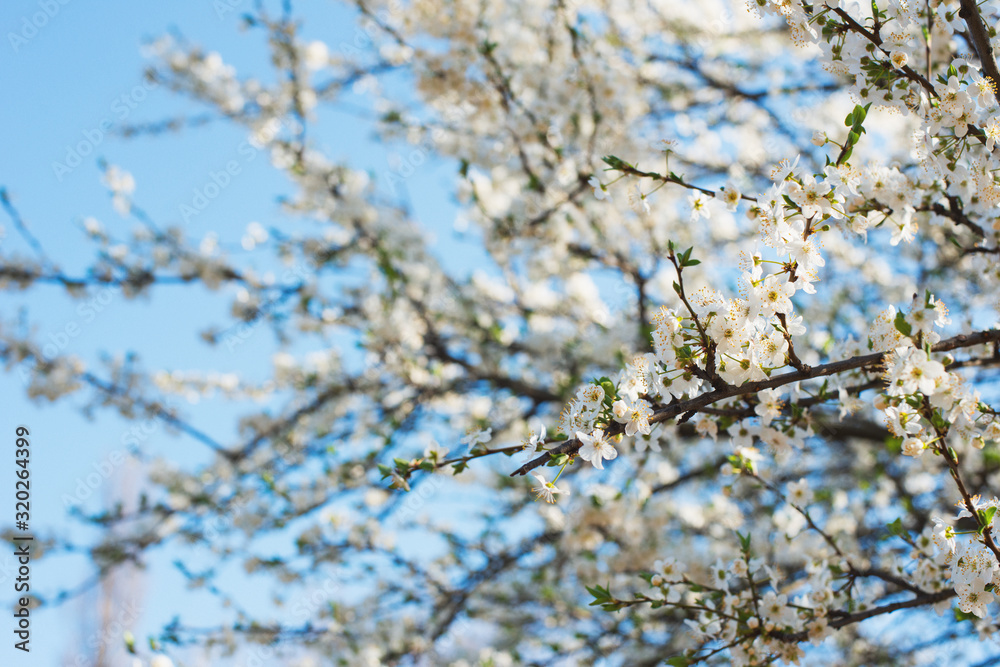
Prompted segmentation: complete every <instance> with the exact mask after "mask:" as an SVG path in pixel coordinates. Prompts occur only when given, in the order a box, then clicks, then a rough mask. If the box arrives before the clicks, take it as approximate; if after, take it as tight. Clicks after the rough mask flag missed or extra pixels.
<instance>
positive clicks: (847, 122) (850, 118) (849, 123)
mask: <svg viewBox="0 0 1000 667" xmlns="http://www.w3.org/2000/svg"><path fill="white" fill-rule="evenodd" d="M854 108H855V109H857V107H854ZM844 125H845V126H847V127H850V126H852V125H854V112H853V111H852V112H851V113H849V114H847V118H845V119H844Z"/></svg>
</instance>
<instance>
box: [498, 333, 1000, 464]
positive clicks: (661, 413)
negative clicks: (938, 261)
mask: <svg viewBox="0 0 1000 667" xmlns="http://www.w3.org/2000/svg"><path fill="white" fill-rule="evenodd" d="M998 341H1000V330H997V329H989V330H987V331H978V332H976V333H972V334H960V335H958V336H954V337H952V338H949V339H947V340H943V341H941V342H939V343H938V344H936V345H934V346H933V347H932V348H931V351H933V352H948V351H950V350H956V349H959V348H963V347H972V346H973V345H982V344H985V343H996V342H998ZM887 354H888V353H887V352H875V353H873V354H865V355H861V356H857V357H852V358H850V359H842V360H840V361H834V362H831V363H828V364H823V365H821V366H815V367H813V368H810V369H808V370H805V371H794V372H792V373H784V374H782V375H779V376H777V377H773V378H769V379H767V380H759V381H757V382H747V383H744V384H743V385H742V386H739V387H735V386H729V387H726V388H724V389H716V390H715V391H710V392H708V393H705V394H702V395H700V396H696V397H695V398H691V399H688V400H686V401H675V402H673V403H670V404H669V405H666V406H664V407H662V408H659V409H658V410H656V411H655V412H654V413H653V416H652V417H650V418H649V423H650V424H658V423H660V422H665V421H667V420H670V419H674V418H675V417H677V416H679V415H682V414H685V413H692V414H693V413H695V412H697V411H698V410H700V409H701V408H704V407H706V406H708V405H711V404H713V403H715V402H717V401H721V400H722V399H725V398H731V397H733V396H741V395H745V394H756V393H758V392H761V391H763V390H764V389H772V388H774V387H781V386H784V385H786V384H792V383H793V382H801V381H802V380H810V379H813V378H818V377H824V376H827V375H836V374H838V373H844V372H846V371H851V370H856V369H859V368H870V367H873V366H877V365H878V364H880V363H882V360H883V359H884V358H885V356H886V355H887ZM623 431H624V428H623V426H622V424H619V423H617V422H616V423H614V424H611V425H610V426H609V427H608V429H607V432H608V435H609V436H614V435H618V434H620V433H622V432H623ZM581 444H582V443H581V442H580V441H579V440H577V439H576V438H572V439H570V440H566V441H565V442H563V443H561V444H560V445H559V446H558V447H556V448H555V449H554V450H550V451H548V452H545V453H543V454H542V455H541V456H538V457H536V458H534V459H532V460H530V461H528V462H527V463H525V464H524V465H523V466H521V467H520V468H518V469H517V470H515V471H514V472H512V473H511V474H510V476H511V477H517V476H518V475H527V474H528V473H529V472H531V471H532V470H534V469H535V468H537V467H539V466H541V465H544V464H545V463H547V462H548V461H549V460H550V459H551V456H553V455H554V456H558V455H560V454H572V453H575V452H576V451H577V450H578V449H580V446H581Z"/></svg>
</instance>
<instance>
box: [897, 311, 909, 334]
mask: <svg viewBox="0 0 1000 667" xmlns="http://www.w3.org/2000/svg"><path fill="white" fill-rule="evenodd" d="M893 324H894V325H895V327H896V331H898V332H899V333H901V334H903V335H904V336H909V335H910V334H911V333H912V332H913V327H912V326H910V323H909V322H907V321H906V315H904V314H903V313H902V312H899V313H896V319H895V321H893Z"/></svg>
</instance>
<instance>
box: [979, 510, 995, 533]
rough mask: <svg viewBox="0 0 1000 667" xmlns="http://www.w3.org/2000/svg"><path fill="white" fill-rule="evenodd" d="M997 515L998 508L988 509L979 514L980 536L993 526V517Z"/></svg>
mask: <svg viewBox="0 0 1000 667" xmlns="http://www.w3.org/2000/svg"><path fill="white" fill-rule="evenodd" d="M996 513H997V508H996V507H987V508H986V509H984V510H982V511H980V512H979V518H980V519H981V521H980V528H979V534H980V535H982V534H983V531H984V530H985V529H986V528H987V527H989V526H991V525H992V524H993V515H994V514H996Z"/></svg>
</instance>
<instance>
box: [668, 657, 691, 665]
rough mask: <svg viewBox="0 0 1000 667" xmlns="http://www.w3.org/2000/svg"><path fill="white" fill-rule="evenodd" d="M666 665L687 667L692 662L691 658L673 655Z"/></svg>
mask: <svg viewBox="0 0 1000 667" xmlns="http://www.w3.org/2000/svg"><path fill="white" fill-rule="evenodd" d="M667 664H668V665H670V667H688V665H691V664H693V662H692V660H691V658H685V657H684V656H683V655H675V656H674V657H672V658H670V659H668V660H667Z"/></svg>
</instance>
